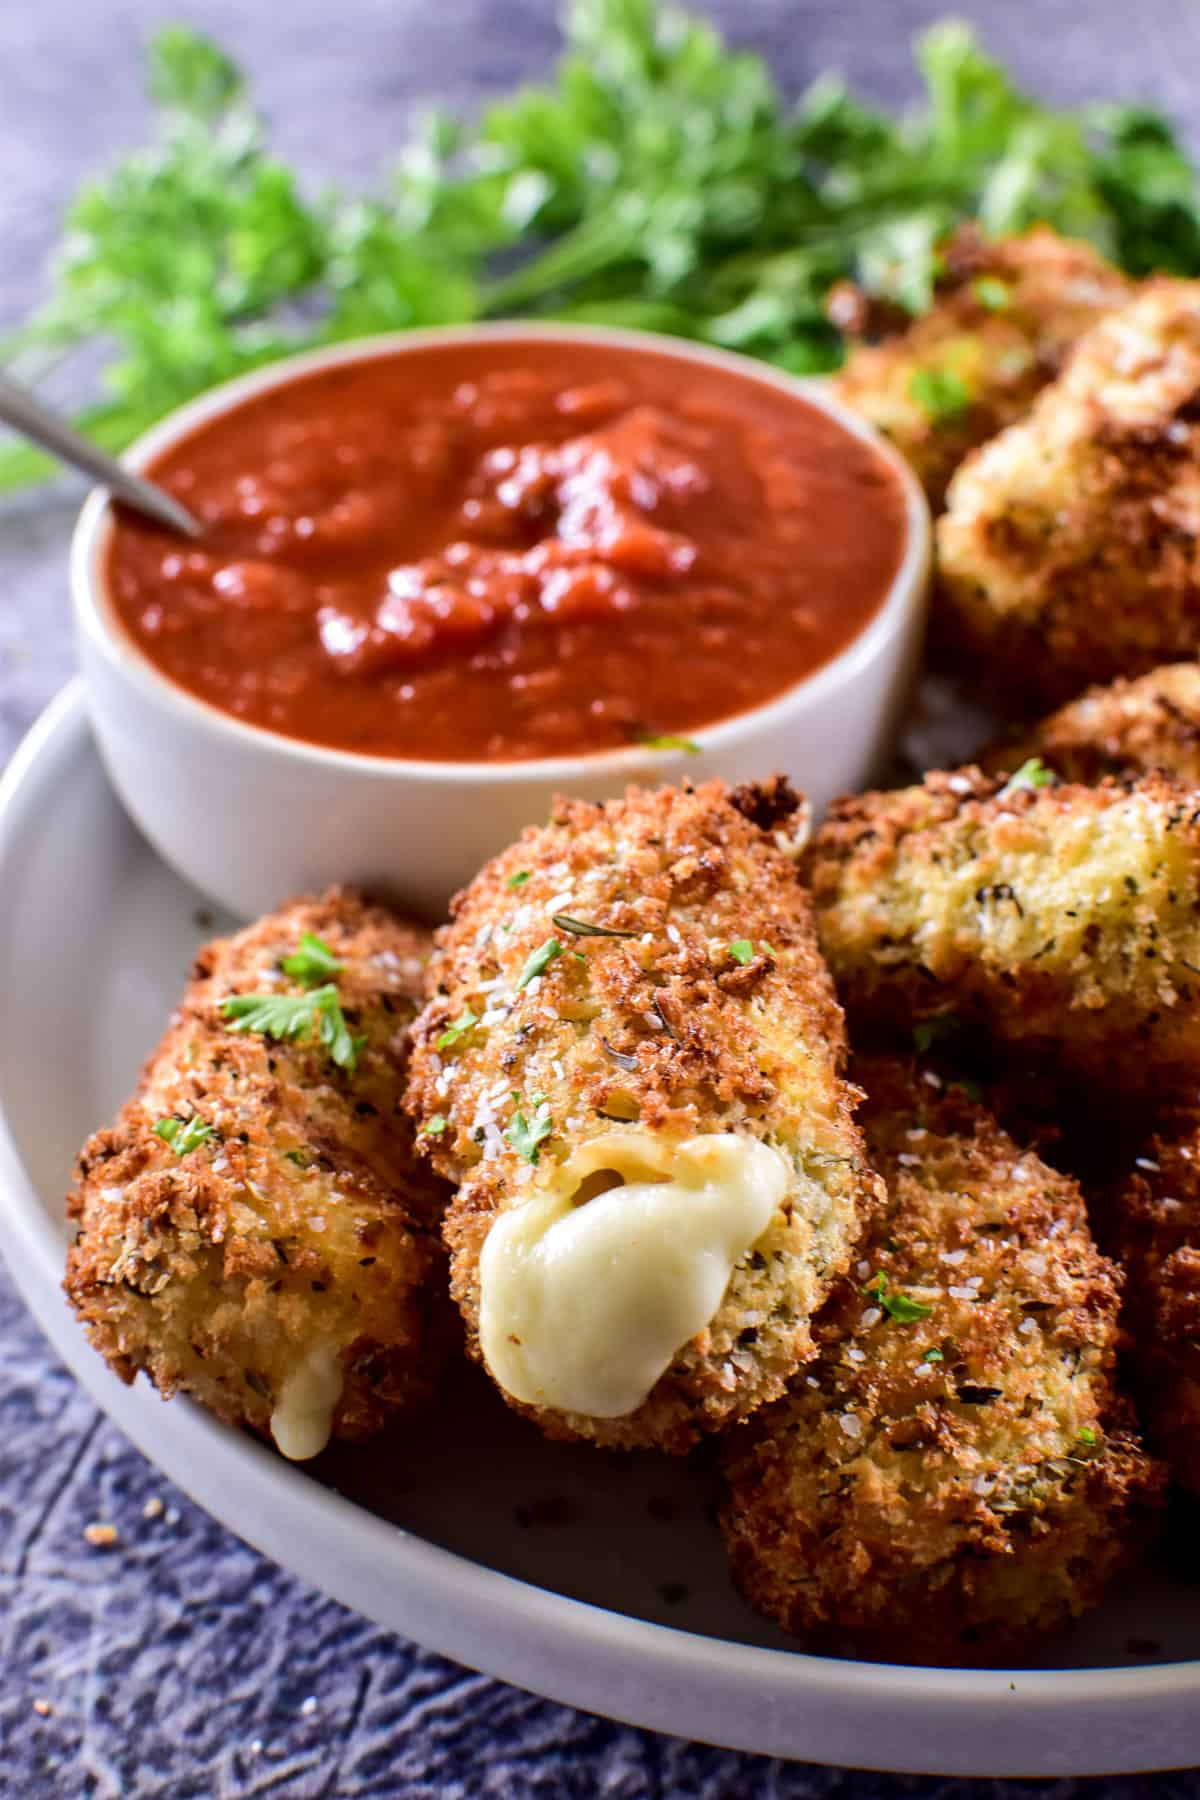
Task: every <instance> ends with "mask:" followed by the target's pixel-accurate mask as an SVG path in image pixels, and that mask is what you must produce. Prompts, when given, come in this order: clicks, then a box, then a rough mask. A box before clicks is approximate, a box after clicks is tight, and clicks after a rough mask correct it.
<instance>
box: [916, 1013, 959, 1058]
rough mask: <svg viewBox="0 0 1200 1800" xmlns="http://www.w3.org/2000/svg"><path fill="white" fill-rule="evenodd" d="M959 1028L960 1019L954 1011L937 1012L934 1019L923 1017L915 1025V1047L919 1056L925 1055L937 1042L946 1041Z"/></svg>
mask: <svg viewBox="0 0 1200 1800" xmlns="http://www.w3.org/2000/svg"><path fill="white" fill-rule="evenodd" d="M957 1030H958V1019H957V1017H956V1015H955V1014H954V1013H952V1012H940V1013H935V1014H934V1015H933V1017H932V1019H922V1020H921V1021H920V1023H919V1024H916V1025H914V1026H913V1034H912V1035H913V1049H914V1050H915V1051H916V1052H917V1055H918V1056H924V1054H925V1052H926V1051H927V1050H931V1049H932V1048H933V1046H934V1045H935V1044H941V1043H944V1042H945V1040H946V1039H947V1038H950V1037H953V1036H954V1034H955V1032H956V1031H957Z"/></svg>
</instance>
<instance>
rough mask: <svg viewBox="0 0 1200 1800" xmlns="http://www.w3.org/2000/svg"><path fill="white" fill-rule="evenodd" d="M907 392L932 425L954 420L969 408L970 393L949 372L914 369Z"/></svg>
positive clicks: (953, 373) (956, 375) (960, 377)
mask: <svg viewBox="0 0 1200 1800" xmlns="http://www.w3.org/2000/svg"><path fill="white" fill-rule="evenodd" d="M908 392H909V397H910V398H911V399H913V400H915V401H916V403H917V405H918V406H919V407H920V409H921V411H922V412H923V413H924V414H925V417H926V418H927V419H928V420H930V422H931V423H932V424H934V425H938V424H941V423H942V421H943V420H948V419H957V418H958V417H959V415H960V414H961V413H964V412H966V410H967V408H968V406H970V404H971V392H970V389H969V388H968V387H967V384H966V382H965V381H964V380H963V378H962V376H961V375H958V374H956V373H955V371H954V370H953V369H914V370H913V372H912V375H911V376H910V377H909V383H908Z"/></svg>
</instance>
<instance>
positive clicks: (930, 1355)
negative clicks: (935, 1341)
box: [921, 1350, 946, 1362]
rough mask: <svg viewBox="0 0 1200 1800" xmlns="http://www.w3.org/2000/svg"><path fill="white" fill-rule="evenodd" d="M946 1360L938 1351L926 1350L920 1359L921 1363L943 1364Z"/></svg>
mask: <svg viewBox="0 0 1200 1800" xmlns="http://www.w3.org/2000/svg"><path fill="white" fill-rule="evenodd" d="M945 1360H946V1358H945V1356H944V1355H943V1354H942V1352H941V1351H940V1350H927V1351H926V1352H925V1354H924V1356H923V1357H922V1358H921V1361H922V1362H945Z"/></svg>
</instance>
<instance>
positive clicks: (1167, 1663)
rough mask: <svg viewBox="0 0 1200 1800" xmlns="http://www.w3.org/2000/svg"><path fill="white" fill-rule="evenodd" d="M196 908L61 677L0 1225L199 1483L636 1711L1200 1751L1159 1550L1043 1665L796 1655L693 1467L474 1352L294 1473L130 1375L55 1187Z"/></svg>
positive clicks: (293, 1537) (868, 1748)
mask: <svg viewBox="0 0 1200 1800" xmlns="http://www.w3.org/2000/svg"><path fill="white" fill-rule="evenodd" d="M201 905H202V903H200V902H198V901H197V898H196V896H195V895H194V894H192V893H191V892H190V891H189V890H188V889H187V888H185V887H184V886H182V885H181V884H180V883H179V882H178V881H177V880H176V879H175V877H174V876H172V875H171V874H169V873H168V871H167V870H166V869H165V868H164V867H163V865H162V864H161V863H159V862H158V861H157V859H156V858H155V856H154V854H153V853H152V852H151V851H150V850H149V849H148V848H147V846H146V845H145V843H144V842H143V841H142V840H141V839H140V838H139V837H138V835H137V834H136V832H135V831H134V829H133V827H132V826H131V825H130V824H129V823H128V821H127V820H126V818H125V816H124V814H123V813H122V812H121V810H120V808H119V807H118V805H117V803H116V801H115V800H114V798H113V796H112V793H111V791H110V790H109V788H108V785H107V783H106V780H105V777H104V775H103V773H102V771H101V768H100V765H99V762H98V761H97V758H96V756H95V753H94V751H93V749H92V744H91V738H90V736H89V732H88V727H87V723H86V720H85V717H84V712H83V706H82V701H81V697H80V695H79V692H78V691H77V689H75V688H71V689H68V690H67V692H66V693H64V694H63V695H61V696H60V698H59V699H58V700H57V701H56V702H55V703H54V705H53V706H52V707H51V708H50V710H49V712H48V713H47V714H46V715H45V717H44V718H43V719H42V721H41V722H40V724H39V725H38V726H36V727H35V729H34V731H33V732H32V733H31V735H30V737H29V738H28V739H27V741H26V743H25V745H24V746H23V748H22V749H21V750H20V752H19V753H18V755H17V756H16V758H15V759H14V761H13V763H12V764H11V765H10V768H9V770H8V772H7V774H6V776H5V778H4V780H3V782H2V783H0V995H2V996H3V999H2V1001H0V1107H2V1111H0V1207H2V1209H3V1214H2V1231H0V1240H2V1242H3V1246H4V1250H5V1253H6V1255H7V1257H8V1261H9V1264H10V1266H11V1269H12V1273H13V1276H14V1277H15V1279H16V1281H17V1284H18V1285H19V1287H20V1288H21V1290H22V1292H23V1294H24V1296H25V1298H26V1300H27V1301H28V1304H29V1306H30V1307H31V1308H32V1310H33V1312H34V1313H35V1314H36V1316H37V1318H38V1319H39V1320H40V1322H41V1324H42V1326H43V1328H44V1330H45V1331H46V1334H47V1336H48V1337H49V1338H50V1339H51V1340H52V1342H53V1344H54V1346H55V1348H56V1349H57V1350H58V1352H59V1354H60V1355H61V1356H62V1357H63V1359H64V1360H65V1361H66V1362H67V1363H69V1364H70V1366H71V1367H72V1369H74V1371H75V1372H76V1374H77V1375H78V1376H79V1378H80V1380H81V1381H82V1382H83V1383H84V1385H85V1386H86V1387H87V1388H88V1389H89V1391H90V1392H91V1393H92V1395H93V1396H94V1397H95V1399H96V1400H97V1402H98V1403H99V1404H100V1405H101V1406H102V1407H104V1409H105V1411H106V1412H108V1413H109V1414H110V1415H111V1417H112V1418H113V1419H115V1420H116V1422H117V1423H118V1424H119V1425H120V1426H121V1427H122V1428H123V1430H124V1431H125V1432H126V1433H127V1434H128V1435H129V1437H131V1438H132V1439H133V1441H134V1443H136V1444H137V1445H138V1446H139V1448H140V1449H141V1450H143V1451H144V1452H145V1454H146V1455H147V1456H149V1457H151V1458H152V1459H153V1460H154V1461H155V1462H156V1463H157V1464H158V1465H159V1466H160V1467H161V1468H162V1469H163V1470H164V1471H165V1473H166V1474H167V1475H168V1476H170V1477H171V1479H172V1480H174V1481H176V1482H178V1483H179V1485H180V1486H181V1487H182V1488H184V1489H186V1491H187V1492H188V1493H189V1494H191V1495H192V1496H193V1497H194V1498H195V1499H196V1500H197V1501H199V1503H200V1504H201V1505H202V1506H205V1507H207V1508H208V1509H209V1511H210V1512H212V1513H214V1514H215V1515H216V1516H217V1517H218V1518H220V1519H221V1520H223V1521H224V1522H225V1523H226V1524H227V1525H228V1526H230V1527H231V1528H232V1529H233V1530H234V1531H236V1532H238V1533H239V1534H240V1535H241V1536H242V1537H244V1538H246V1539H247V1540H248V1541H249V1542H250V1543H252V1544H254V1545H256V1546H257V1547H258V1548H259V1549H260V1550H263V1551H265V1552H266V1553H267V1554H268V1555H270V1556H273V1557H274V1558H276V1560H277V1561H279V1562H280V1563H282V1564H284V1565H285V1566H286V1567H287V1568H289V1569H292V1570H295V1571H296V1573H297V1574H299V1575H301V1576H303V1577H304V1578H305V1579H306V1580H308V1581H311V1582H313V1583H314V1584H315V1585H316V1586H318V1587H320V1588H322V1589H324V1590H325V1592H327V1593H329V1594H332V1595H334V1596H336V1598H338V1599H339V1600H342V1601H344V1602H345V1603H346V1604H347V1605H349V1606H353V1607H356V1608H357V1609H358V1610H359V1611H360V1612H362V1613H365V1614H367V1615H368V1616H369V1617H370V1618H373V1619H375V1620H377V1621H378V1622H379V1623H380V1624H383V1625H387V1626H392V1627H394V1628H395V1629H396V1630H397V1631H400V1632H403V1633H405V1634H406V1635H408V1636H410V1637H415V1638H418V1639H419V1640H420V1641H421V1642H422V1643H425V1644H428V1645H430V1646H431V1647H433V1648H434V1649H437V1650H440V1651H443V1652H445V1653H446V1654H447V1655H449V1656H453V1657H457V1658H458V1659H459V1660H460V1661H462V1662H465V1663H469V1664H471V1665H473V1666H474V1667H476V1668H480V1669H484V1670H486V1671H488V1672H489V1673H491V1674H495V1675H499V1676H503V1677H504V1678H505V1679H506V1680H509V1681H514V1682H517V1683H519V1684H520V1685H521V1686H523V1687H527V1688H532V1689H534V1690H536V1691H537V1692H539V1693H543V1694H546V1695H549V1696H550V1697H552V1698H554V1699H556V1700H562V1701H567V1702H570V1703H571V1704H573V1705H576V1706H582V1707H586V1708H588V1709H590V1710H591V1711H593V1712H598V1713H605V1714H610V1715H612V1716H613V1717H615V1718H619V1719H623V1720H626V1721H628V1722H630V1723H633V1724H638V1725H647V1726H651V1727H654V1728H656V1729H658V1730H662V1731H669V1732H674V1733H677V1734H679V1735H681V1736H684V1737H690V1738H701V1739H705V1740H708V1741H710V1742H714V1743H718V1744H725V1745H729V1746H732V1747H734V1748H737V1749H743V1750H756V1751H763V1752H767V1753H771V1754H774V1755H782V1756H795V1757H803V1758H805V1759H806V1760H809V1761H814V1762H831V1763H838V1764H853V1765H857V1766H859V1767H866V1768H880V1769H892V1770H898V1771H915V1772H929V1773H947V1774H967V1775H992V1776H997V1775H1082V1774H1094V1773H1103V1772H1110V1771H1119V1770H1145V1769H1161V1768H1169V1767H1175V1768H1178V1767H1181V1766H1188V1765H1192V1764H1195V1763H1197V1762H1200V1590H1198V1589H1196V1588H1192V1589H1191V1590H1190V1591H1189V1590H1188V1588H1187V1587H1186V1586H1184V1585H1182V1584H1181V1583H1180V1582H1179V1581H1177V1580H1170V1579H1168V1576H1167V1574H1166V1572H1165V1570H1158V1571H1154V1570H1150V1571H1144V1572H1142V1573H1140V1574H1138V1575H1137V1576H1136V1577H1132V1578H1130V1579H1129V1581H1127V1582H1126V1583H1125V1585H1124V1586H1123V1587H1121V1588H1120V1589H1119V1590H1118V1591H1116V1592H1114V1593H1113V1594H1112V1596H1111V1597H1110V1599H1109V1601H1108V1603H1107V1605H1106V1606H1105V1608H1104V1610H1103V1611H1102V1612H1101V1613H1099V1614H1097V1615H1096V1616H1095V1617H1093V1618H1092V1619H1090V1620H1089V1621H1088V1622H1087V1623H1086V1625H1084V1626H1081V1627H1079V1628H1078V1629H1077V1630H1075V1631H1073V1632H1072V1633H1070V1634H1069V1635H1068V1636H1066V1637H1065V1638H1063V1639H1062V1640H1060V1641H1059V1642H1057V1643H1056V1644H1054V1645H1053V1646H1052V1647H1051V1648H1050V1650H1049V1651H1048V1652H1047V1654H1046V1656H1045V1657H1044V1658H1043V1660H1042V1662H1041V1664H1040V1665H1039V1666H1038V1667H1037V1668H1030V1669H1024V1670H989V1671H984V1672H974V1673H965V1672H962V1671H949V1670H919V1669H908V1668H896V1667H885V1666H882V1665H879V1664H867V1663H857V1662H847V1661H836V1660H833V1659H829V1658H822V1657H811V1656H804V1655H801V1654H799V1653H798V1652H796V1651H794V1650H791V1649H789V1648H787V1646H786V1641H785V1640H784V1639H783V1638H782V1637H781V1636H780V1635H779V1634H778V1633H776V1632H774V1631H773V1630H772V1628H771V1627H769V1626H767V1625H765V1624H763V1623H762V1622H761V1621H759V1620H757V1619H756V1618H755V1617H754V1616H753V1615H752V1614H751V1613H750V1612H748V1611H747V1609H746V1608H745V1607H743V1606H742V1604H741V1603H740V1602H739V1600H738V1599H737V1598H736V1596H735V1595H734V1594H733V1592H732V1590H731V1589H730V1587H729V1583H728V1580H727V1577H726V1573H725V1564H724V1558H723V1555H722V1552H721V1547H720V1542H719V1540H718V1537H717V1534H716V1531H715V1529H714V1528H713V1526H712V1524H711V1522H710V1518H709V1515H708V1508H709V1506H710V1503H711V1498H712V1496H711V1494H710V1493H709V1492H708V1491H707V1489H706V1486H705V1477H704V1476H703V1474H698V1473H697V1471H696V1470H695V1469H694V1468H691V1467H688V1466H686V1465H680V1464H676V1463H672V1462H670V1461H669V1460H667V1459H665V1458H656V1457H652V1456H642V1457H636V1458H631V1457H616V1456H611V1455H605V1454H598V1453H596V1452H595V1451H592V1450H589V1449H587V1448H579V1447H563V1446H559V1445H551V1444H547V1443H544V1442H543V1441H542V1440H541V1438H540V1437H538V1435H537V1434H536V1433H535V1432H534V1431H533V1430H532V1429H531V1428H530V1427H528V1426H526V1425H524V1424H522V1423H521V1422H520V1421H518V1420H517V1419H516V1418H514V1417H513V1415H511V1414H510V1413H508V1412H507V1411H506V1410H505V1409H504V1408H503V1407H502V1406H501V1405H500V1404H499V1402H498V1401H496V1400H494V1398H493V1397H492V1395H491V1394H490V1392H488V1391H487V1390H486V1388H485V1387H484V1386H483V1385H482V1383H480V1382H479V1381H478V1380H476V1379H475V1378H474V1377H473V1376H469V1375H468V1376H464V1378H463V1380H462V1382H461V1385H460V1390H459V1391H458V1392H456V1393H455V1394H454V1395H453V1396H452V1397H451V1398H449V1399H448V1401H447V1403H446V1404H445V1406H444V1407H443V1409H442V1413H441V1417H440V1419H439V1421H438V1423H437V1424H436V1425H432V1426H428V1427H426V1428H424V1429H423V1430H422V1431H421V1433H420V1434H416V1433H414V1435H413V1437H412V1438H411V1440H410V1441H407V1442H405V1443H404V1444H403V1445H402V1446H400V1447H399V1448H397V1449H393V1450H392V1451H390V1452H389V1453H388V1454H387V1457H386V1459H385V1458H383V1457H382V1456H381V1454H380V1452H379V1451H378V1450H368V1449H362V1450H358V1451H356V1452H354V1453H352V1454H351V1453H346V1452H341V1453H339V1454H336V1455H334V1454H331V1455H328V1456H327V1457H325V1458H322V1459H321V1461H320V1462H319V1463H318V1464H314V1465H310V1466H309V1468H308V1469H307V1470H301V1469H298V1468H296V1467H293V1466H292V1465H290V1464H288V1463H285V1462H283V1461H282V1460H281V1459H280V1458H278V1457H276V1456H275V1455H274V1454H273V1453H272V1452H271V1451H269V1450H267V1449H265V1448H263V1447H262V1446H261V1445H259V1444H257V1443H254V1442H251V1441H250V1440H248V1439H246V1438H243V1437H241V1436H239V1435H238V1434H237V1433H235V1432H233V1431H230V1430H227V1429H226V1428H224V1427H222V1426H220V1425H218V1424H216V1423H215V1422H214V1421H213V1420H211V1419H209V1418H208V1417H207V1416H206V1415H205V1414H204V1413H202V1412H201V1411H200V1410H199V1409H197V1408H195V1407H192V1406H191V1405H189V1404H188V1403H187V1402H185V1401H179V1400H176V1401H174V1402H172V1403H171V1404H170V1405H169V1406H165V1405H163V1403H162V1402H161V1401H160V1400H159V1399H158V1397H157V1395H155V1394H154V1393H153V1392H152V1391H151V1390H150V1389H149V1388H148V1387H147V1386H145V1385H144V1384H143V1383H141V1382H139V1383H138V1384H137V1385H136V1386H135V1387H133V1388H125V1387H123V1386H122V1385H121V1383H120V1382H118V1381H117V1380H116V1379H115V1378H114V1377H113V1376H111V1375H110V1374H109V1373H108V1371H107V1370H106V1369H105V1368H104V1366H103V1365H102V1363H101V1362H100V1360H99V1358H98V1357H96V1356H95V1355H94V1354H93V1352H92V1351H91V1350H90V1349H89V1348H88V1346H87V1344H86V1343H85V1341H84V1338H83V1336H82V1334H81V1333H80V1331H79V1330H78V1328H77V1327H76V1325H75V1322H74V1320H73V1318H72V1316H71V1315H70V1313H69V1312H68V1310H67V1307H66V1305H65V1302H64V1301H63V1298H62V1295H61V1292H60V1289H59V1280H60V1276H61V1271H62V1262H63V1244H64V1227H63V1204H62V1195H63V1192H64V1190H65V1187H66V1183H67V1178H68V1174H69V1170H70V1166H71V1160H72V1156H73V1153H74V1151H75V1149H76V1146H77V1145H78V1144H79V1143H80V1142H81V1141H82V1139H83V1138H84V1136H85V1135H86V1134H87V1132H88V1131H89V1130H91V1129H92V1127H94V1126H95V1125H96V1124H97V1123H99V1122H100V1121H102V1120H103V1119H104V1118H105V1117H106V1116H107V1115H108V1114H109V1113H110V1112H111V1111H112V1110H113V1108H114V1106H115V1105H116V1103H117V1102H118V1101H119V1100H120V1098H121V1097H122V1096H123V1095H124V1093H125V1092H126V1091H127V1090H128V1088H129V1087H130V1085H131V1083H132V1081H133V1078H134V1076H135V1074H136V1071H137V1068H138V1066H139V1064H140V1062H141V1060H142V1058H143V1056H144V1054H145V1053H146V1051H147V1050H148V1048H149V1047H150V1046H151V1045H152V1044H153V1043H154V1042H155V1040H156V1038H157V1036H158V1033H159V1031H160V1029H161V1026H162V1023H163V1019H164V1017H165V1015H166V1014H167V1012H168V1011H169V1010H170V1007H171V1005H172V1004H173V1001H174V999H175V996H176V994H177V993H178V991H179V988H180V985H181V983H182V980H183V978H184V976H185V973H186V970H187V965H188V960H189V957H190V954H191V951H192V949H193V948H194V946H195V944H196V943H197V942H198V941H199V940H200V939H201V938H202V937H204V936H205V935H208V934H209V933H210V932H211V930H212V928H213V925H214V924H217V925H219V924H220V923H221V921H220V920H213V919H212V918H211V916H206V915H205V914H204V913H203V912H202V911H200V910H199V909H200V907H201ZM1193 1554H1194V1552H1193ZM903 1626H904V1621H903V1618H898V1619H897V1629H898V1632H899V1634H900V1638H901V1641H902V1640H903ZM1150 1644H1153V1645H1154V1646H1155V1648H1154V1649H1153V1650H1151V1649H1149V1648H1148V1647H1147V1646H1148V1645H1150ZM1132 1645H1140V1648H1138V1649H1136V1650H1134V1649H1131V1646H1132Z"/></svg>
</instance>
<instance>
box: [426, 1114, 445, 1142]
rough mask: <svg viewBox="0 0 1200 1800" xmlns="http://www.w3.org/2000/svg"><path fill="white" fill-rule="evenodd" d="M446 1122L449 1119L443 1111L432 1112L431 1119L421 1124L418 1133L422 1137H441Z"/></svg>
mask: <svg viewBox="0 0 1200 1800" xmlns="http://www.w3.org/2000/svg"><path fill="white" fill-rule="evenodd" d="M448 1124H449V1120H448V1119H447V1118H446V1115H445V1113H434V1115H433V1117H432V1119H429V1120H427V1121H426V1123H425V1124H424V1125H422V1127H421V1132H420V1135H421V1136H422V1137H441V1135H442V1133H443V1132H444V1131H445V1130H446V1127H447V1125H448Z"/></svg>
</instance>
